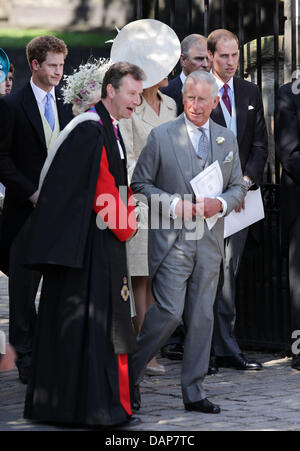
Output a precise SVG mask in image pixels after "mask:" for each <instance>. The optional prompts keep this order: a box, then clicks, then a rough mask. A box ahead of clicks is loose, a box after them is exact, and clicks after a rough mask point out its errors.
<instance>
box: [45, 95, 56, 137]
mask: <svg viewBox="0 0 300 451" xmlns="http://www.w3.org/2000/svg"><path fill="white" fill-rule="evenodd" d="M44 115H45V118H46V119H47V121H48V124H49V125H50V128H51V130H52V131H53V130H54V126H55V117H54V111H53V108H52V104H51V94H50V92H48V93H47V95H46V104H45V112H44Z"/></svg>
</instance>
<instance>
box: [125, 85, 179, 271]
mask: <svg viewBox="0 0 300 451" xmlns="http://www.w3.org/2000/svg"><path fill="white" fill-rule="evenodd" d="M158 94H159V95H160V97H161V104H160V113H159V115H157V114H156V113H155V111H154V110H153V109H152V108H151V106H150V105H149V104H148V103H147V102H146V100H145V99H143V100H142V103H141V105H139V106H138V107H137V108H136V110H135V112H134V113H133V114H132V116H131V118H130V119H122V120H121V121H120V124H119V127H120V132H121V135H122V138H123V140H124V143H125V148H126V152H127V166H128V183H129V184H130V182H131V177H132V174H133V171H134V168H135V166H136V163H137V161H138V158H139V156H140V154H141V152H142V150H143V148H144V147H145V145H146V142H147V139H148V135H149V133H150V132H151V130H152V129H153V128H154V127H157V126H158V125H161V124H163V123H165V122H168V121H170V120H172V119H175V117H176V103H175V101H174V100H173V99H171V97H168V96H166V95H164V94H161V93H160V92H159V93H158ZM137 210H138V212H139V221H140V230H139V233H138V234H137V236H136V237H135V238H133V239H132V240H131V241H130V242H129V243H128V245H127V250H128V263H129V272H130V274H131V275H132V276H147V275H148V274H149V270H148V254H147V248H148V230H147V227H148V211H147V210H148V208H147V207H146V206H145V205H144V204H141V203H139V204H138V209H137Z"/></svg>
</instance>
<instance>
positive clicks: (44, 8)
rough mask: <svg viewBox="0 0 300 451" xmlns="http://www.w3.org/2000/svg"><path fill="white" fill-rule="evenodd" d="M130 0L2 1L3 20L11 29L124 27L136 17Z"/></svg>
mask: <svg viewBox="0 0 300 451" xmlns="http://www.w3.org/2000/svg"><path fill="white" fill-rule="evenodd" d="M133 3H134V2H132V1H130V0H0V20H2V21H3V22H5V23H6V25H8V26H10V27H22V28H30V27H33V28H50V29H51V28H54V29H60V28H61V29H62V28H68V27H74V26H75V27H76V26H78V27H80V26H82V27H86V28H103V29H111V28H114V27H115V26H118V27H122V26H123V25H125V24H126V23H127V22H128V20H130V19H132V17H133V14H134V8H133Z"/></svg>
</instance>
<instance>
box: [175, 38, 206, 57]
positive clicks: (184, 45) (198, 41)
mask: <svg viewBox="0 0 300 451" xmlns="http://www.w3.org/2000/svg"><path fill="white" fill-rule="evenodd" d="M197 45H205V46H206V45H207V38H206V37H205V36H202V34H196V33H193V34H190V35H189V36H186V37H185V38H184V39H183V40H182V41H181V53H182V54H183V55H184V57H185V58H186V59H187V58H188V57H189V53H190V50H191V48H192V47H194V46H197Z"/></svg>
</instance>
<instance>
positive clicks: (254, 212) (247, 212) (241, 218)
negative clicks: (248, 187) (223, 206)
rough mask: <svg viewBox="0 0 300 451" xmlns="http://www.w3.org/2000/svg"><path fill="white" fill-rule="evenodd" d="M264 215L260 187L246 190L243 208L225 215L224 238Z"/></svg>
mask: <svg viewBox="0 0 300 451" xmlns="http://www.w3.org/2000/svg"><path fill="white" fill-rule="evenodd" d="M264 217H265V211H264V205H263V201H262V197H261V191H260V188H259V189H256V190H253V191H248V193H247V195H246V197H245V209H244V210H242V211H241V212H240V213H236V211H235V210H233V211H232V212H231V213H230V214H229V215H228V216H226V217H225V222H224V238H227V237H228V236H230V235H233V234H234V233H236V232H239V231H240V230H242V229H244V228H245V227H248V226H250V225H251V224H254V223H255V222H257V221H260V220H261V219H263V218H264Z"/></svg>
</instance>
